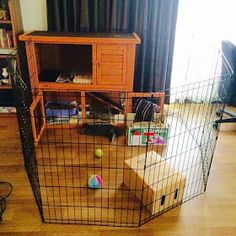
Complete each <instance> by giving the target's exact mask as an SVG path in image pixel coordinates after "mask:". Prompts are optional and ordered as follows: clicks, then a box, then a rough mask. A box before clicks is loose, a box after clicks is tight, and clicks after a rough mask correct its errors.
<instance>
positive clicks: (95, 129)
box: [80, 123, 120, 142]
mask: <svg viewBox="0 0 236 236" xmlns="http://www.w3.org/2000/svg"><path fill="white" fill-rule="evenodd" d="M80 132H81V134H87V135H94V136H105V137H108V139H109V141H110V142H113V141H114V139H115V138H116V137H117V136H119V135H120V130H119V129H118V128H117V127H115V126H114V125H109V124H93V125H91V124H87V123H86V124H84V125H83V127H82V129H81V131H80Z"/></svg>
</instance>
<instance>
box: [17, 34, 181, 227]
mask: <svg viewBox="0 0 236 236" xmlns="http://www.w3.org/2000/svg"><path fill="white" fill-rule="evenodd" d="M20 40H21V41H25V46H26V52H27V60H28V67H29V75H30V84H31V92H32V98H33V101H32V104H31V106H30V107H29V111H30V119H31V127H32V134H33V139H34V146H35V160H36V162H37V173H38V181H39V186H40V199H41V203H42V204H41V209H42V210H41V212H42V213H41V215H42V218H43V221H44V222H52V223H83V224H101V225H114V226H138V225H140V224H141V223H144V222H145V221H147V219H151V218H153V217H154V216H156V215H158V214H160V213H162V212H164V211H166V210H168V209H170V208H173V207H174V206H176V205H179V204H180V203H181V202H182V199H183V191H184V187H185V177H184V175H181V174H179V173H178V171H175V170H173V169H172V168H171V167H168V168H166V167H164V170H171V173H172V174H173V173H174V175H175V176H178V180H176V182H173V181H172V183H171V184H169V183H167V182H166V178H167V179H168V178H170V176H169V175H168V174H165V180H164V179H163V180H161V178H162V177H161V176H160V177H157V176H156V178H155V181H160V182H161V183H162V182H163V183H165V184H164V185H163V186H164V187H160V185H158V186H159V187H157V184H156V183H154V182H153V181H149V180H148V179H147V178H146V180H145V181H146V182H145V186H147V184H146V183H149V184H150V186H151V185H153V186H152V187H150V188H149V189H148V190H147V189H146V190H144V188H145V186H142V181H144V180H143V178H144V177H145V173H143V172H142V176H141V177H136V173H140V172H139V170H138V169H139V168H141V169H145V168H146V165H145V164H143V165H138V164H137V165H135V163H134V162H135V161H137V160H139V159H140V158H141V157H139V156H142V159H143V158H144V156H145V155H146V159H147V157H148V158H152V156H153V155H154V156H155V155H158V154H157V153H159V154H160V155H161V156H163V155H164V153H165V147H166V145H167V139H168V126H167V124H165V123H163V122H164V121H165V117H164V114H163V111H164V99H165V93H164V92H156V93H135V92H133V81H134V65H135V50H136V45H137V44H140V43H141V41H140V38H139V37H138V36H137V35H136V34H135V33H127V34H103V33H83V34H81V33H66V32H41V31H36V32H32V33H26V34H23V35H21V36H20ZM140 98H145V99H146V103H147V104H146V105H147V106H151V107H152V108H153V110H152V112H151V113H152V114H151V120H144V121H140V122H138V121H137V122H136V115H135V113H134V106H135V105H134V104H139V101H141V100H140ZM58 103H60V107H59V108H58V107H57V108H55V106H58ZM146 105H145V106H144V108H143V110H142V109H141V112H143V111H144V110H145V109H146V107H147V106H146ZM140 106H141V105H140ZM95 108H96V109H95ZM154 108H155V109H157V108H158V110H155V109H154ZM104 109H105V112H103V113H102V111H103V110H104ZM145 114H146V113H145ZM104 116H105V118H104ZM134 124H135V125H134ZM150 124H151V125H150ZM127 127H129V128H130V127H134V128H137V127H139V128H143V127H144V128H145V129H146V131H144V136H145V138H146V139H145V140H146V141H144V143H145V145H143V146H142V145H141V143H139V142H138V144H136V146H134V145H133V144H132V141H131V144H130V143H127V135H129V134H127V133H126V132H129V131H127V130H129V129H128V128H127ZM162 129H165V130H167V133H166V134H165V136H163V137H161V136H160V137H158V140H159V139H160V138H162V143H161V142H159V143H154V142H152V140H151V139H150V137H149V136H151V135H153V136H154V135H155V134H154V133H155V132H156V131H158V132H159V131H160V130H162ZM84 130H85V131H84ZM152 130H153V131H152ZM133 135H134V136H135V138H137V130H136V131H135V132H134V133H133ZM148 140H149V141H150V140H151V141H150V142H149V141H148ZM146 143H147V145H146ZM149 144H150V145H149ZM97 153H100V154H99V156H98V154H97ZM148 153H149V154H148ZM144 159H145V158H144ZM134 160H135V161H134ZM127 163H128V164H127ZM150 163H151V165H152V173H154V174H155V170H156V169H158V168H160V166H163V164H164V163H165V159H164V158H159V156H157V157H156V161H154V162H153V161H152V162H150ZM160 163H161V164H160ZM154 167H155V168H154ZM162 169H163V168H162ZM147 173H148V170H147ZM98 175H99V176H101V177H102V183H101V181H100V185H101V186H100V188H99V189H97V190H94V189H91V188H88V181H90V179H91V176H92V177H93V178H94V179H95V180H96V178H95V177H96V176H98ZM137 178H139V181H138V184H139V186H138V187H137V186H136V179H137ZM130 181H131V182H132V184H131V183H130ZM164 188H168V189H169V190H168V192H166V195H168V196H166V199H168V203H167V200H166V202H165V190H164ZM152 189H155V190H152ZM149 191H153V193H149ZM143 192H144V193H145V199H146V200H145V202H144V201H142V196H143ZM150 194H151V195H152V196H151V195H150ZM154 195H155V196H154ZM148 199H149V200H148ZM172 199H173V202H171V201H172ZM150 201H151V202H150ZM156 202H158V203H157V204H155V203H156ZM150 204H151V207H150ZM145 205H147V206H145ZM154 205H155V206H154ZM153 209H155V210H153Z"/></svg>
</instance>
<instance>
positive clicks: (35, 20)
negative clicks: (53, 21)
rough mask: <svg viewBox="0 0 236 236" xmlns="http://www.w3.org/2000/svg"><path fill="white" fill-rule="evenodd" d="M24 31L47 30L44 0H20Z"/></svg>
mask: <svg viewBox="0 0 236 236" xmlns="http://www.w3.org/2000/svg"><path fill="white" fill-rule="evenodd" d="M20 4H21V14H22V20H23V27H24V31H25V32H28V31H33V30H47V8H46V0H20Z"/></svg>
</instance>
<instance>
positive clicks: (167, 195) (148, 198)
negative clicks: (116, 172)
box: [124, 151, 186, 214]
mask: <svg viewBox="0 0 236 236" xmlns="http://www.w3.org/2000/svg"><path fill="white" fill-rule="evenodd" d="M145 165H146V168H144V166H145ZM185 182H186V179H185V177H184V176H183V175H182V174H181V173H180V172H177V171H175V170H174V169H173V168H172V167H171V166H170V165H169V164H168V163H167V161H166V160H165V159H164V158H162V157H161V156H160V155H158V154H157V153H156V152H154V151H151V152H148V153H147V154H146V153H145V154H142V155H140V156H136V157H134V158H131V159H128V160H126V161H125V170H124V184H125V185H126V186H127V187H128V188H129V189H130V191H131V192H132V193H133V194H134V195H135V196H136V197H137V198H138V199H139V200H140V201H142V204H143V206H144V207H145V208H146V209H147V210H148V211H149V212H150V213H151V214H156V213H158V212H160V211H163V210H167V209H169V208H171V207H174V206H176V205H178V204H180V203H181V202H182V199H183V193H184V187H185Z"/></svg>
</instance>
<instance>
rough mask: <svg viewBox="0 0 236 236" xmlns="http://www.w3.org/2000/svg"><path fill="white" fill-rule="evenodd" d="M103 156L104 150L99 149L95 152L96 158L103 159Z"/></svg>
mask: <svg viewBox="0 0 236 236" xmlns="http://www.w3.org/2000/svg"><path fill="white" fill-rule="evenodd" d="M103 154H104V153H103V150H102V149H99V148H98V149H96V150H95V156H96V157H102V156H103Z"/></svg>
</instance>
